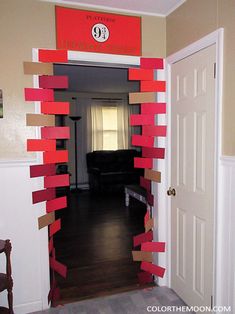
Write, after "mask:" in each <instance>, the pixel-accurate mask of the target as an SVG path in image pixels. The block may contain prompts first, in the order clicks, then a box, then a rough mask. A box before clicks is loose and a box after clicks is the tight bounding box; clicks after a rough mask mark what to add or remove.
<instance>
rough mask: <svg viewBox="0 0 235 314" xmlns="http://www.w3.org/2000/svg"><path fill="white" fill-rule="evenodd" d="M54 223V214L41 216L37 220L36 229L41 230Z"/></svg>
mask: <svg viewBox="0 0 235 314" xmlns="http://www.w3.org/2000/svg"><path fill="white" fill-rule="evenodd" d="M54 221H55V212H51V213H49V214H46V215H43V216H41V217H39V218H38V229H42V228H44V227H46V226H48V225H50V224H52V223H53V222H54Z"/></svg>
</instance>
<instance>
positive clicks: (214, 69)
mask: <svg viewBox="0 0 235 314" xmlns="http://www.w3.org/2000/svg"><path fill="white" fill-rule="evenodd" d="M214 78H216V63H214Z"/></svg>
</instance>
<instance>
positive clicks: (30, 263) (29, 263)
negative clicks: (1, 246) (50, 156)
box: [0, 161, 49, 314]
mask: <svg viewBox="0 0 235 314" xmlns="http://www.w3.org/2000/svg"><path fill="white" fill-rule="evenodd" d="M31 164H32V163H31ZM41 188H42V185H41V182H40V180H39V179H30V177H29V163H28V162H22V161H21V162H11V163H4V162H1V163H0V191H1V206H0V238H1V239H4V240H5V239H10V240H11V243H12V272H13V273H12V276H13V282H14V286H13V301H14V309H15V313H16V314H18V313H19V314H20V313H28V312H32V311H36V310H40V309H42V308H43V307H46V306H47V304H46V302H47V301H46V300H47V293H48V291H49V276H48V271H49V266H48V251H47V247H44V248H43V247H42V246H41V241H42V240H43V238H44V240H45V237H47V230H46V229H45V228H44V229H42V230H38V226H37V217H38V216H40V215H41V214H42V213H44V206H43V205H42V204H37V205H34V206H33V205H32V200H31V195H32V191H34V190H38V189H41ZM3 261H4V262H3ZM0 272H5V256H4V255H3V254H1V255H0ZM6 301H7V298H6V293H5V292H4V293H1V300H0V302H1V303H0V304H1V305H6V304H7V302H6Z"/></svg>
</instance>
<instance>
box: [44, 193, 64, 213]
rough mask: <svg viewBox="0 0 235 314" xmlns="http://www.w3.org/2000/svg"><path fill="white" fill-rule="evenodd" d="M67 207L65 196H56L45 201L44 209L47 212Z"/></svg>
mask: <svg viewBox="0 0 235 314" xmlns="http://www.w3.org/2000/svg"><path fill="white" fill-rule="evenodd" d="M65 207H67V197H66V196H62V197H57V198H55V199H53V200H49V201H47V202H46V211H47V213H50V212H53V211H55V210H58V209H61V208H65Z"/></svg>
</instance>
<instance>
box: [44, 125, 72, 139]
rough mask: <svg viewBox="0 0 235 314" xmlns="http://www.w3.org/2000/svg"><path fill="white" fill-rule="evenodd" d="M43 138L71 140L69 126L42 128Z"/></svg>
mask: <svg viewBox="0 0 235 314" xmlns="http://www.w3.org/2000/svg"><path fill="white" fill-rule="evenodd" d="M41 137H42V138H47V139H69V138H70V129H69V127H67V126H57V127H56V126H55V127H53V126H52V127H50V126H48V127H42V128H41Z"/></svg>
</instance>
